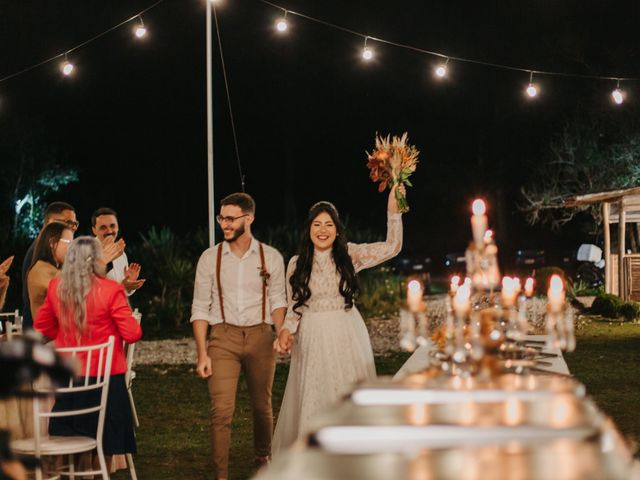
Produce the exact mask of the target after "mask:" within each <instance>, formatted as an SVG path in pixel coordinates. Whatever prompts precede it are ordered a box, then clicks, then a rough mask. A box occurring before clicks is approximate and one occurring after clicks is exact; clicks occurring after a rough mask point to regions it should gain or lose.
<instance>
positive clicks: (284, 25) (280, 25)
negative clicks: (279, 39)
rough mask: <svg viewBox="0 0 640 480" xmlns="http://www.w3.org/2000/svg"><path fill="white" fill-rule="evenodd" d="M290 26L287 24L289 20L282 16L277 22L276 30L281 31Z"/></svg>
mask: <svg viewBox="0 0 640 480" xmlns="http://www.w3.org/2000/svg"><path fill="white" fill-rule="evenodd" d="M288 27H289V25H287V21H286V20H285V19H284V18H281V19H280V20H278V22H277V23H276V30H278V31H279V32H284V31H286V30H287V28H288Z"/></svg>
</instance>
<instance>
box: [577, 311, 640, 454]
mask: <svg viewBox="0 0 640 480" xmlns="http://www.w3.org/2000/svg"><path fill="white" fill-rule="evenodd" d="M565 359H566V361H567V364H568V365H569V370H570V371H571V373H572V374H573V375H574V376H575V377H577V379H578V380H580V381H581V382H582V383H584V384H585V385H586V386H587V393H588V394H589V395H591V396H592V397H593V398H594V399H595V401H596V403H597V404H598V407H599V408H600V409H601V410H602V411H604V412H605V413H606V414H607V415H609V416H610V417H612V418H613V420H614V421H615V423H616V425H617V426H618V428H619V429H620V431H621V432H622V433H623V434H624V435H625V436H627V437H628V438H629V439H630V440H632V441H634V443H637V441H639V440H640V415H639V414H638V409H639V408H640V324H637V323H620V322H610V321H608V320H602V319H593V320H590V321H588V323H587V324H586V325H585V326H584V328H582V329H580V331H579V332H578V338H577V346H576V351H575V352H573V353H568V354H565Z"/></svg>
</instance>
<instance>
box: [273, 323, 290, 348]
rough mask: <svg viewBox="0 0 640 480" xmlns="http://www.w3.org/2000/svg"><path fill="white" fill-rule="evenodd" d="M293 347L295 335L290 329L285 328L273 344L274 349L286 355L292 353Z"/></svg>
mask: <svg viewBox="0 0 640 480" xmlns="http://www.w3.org/2000/svg"><path fill="white" fill-rule="evenodd" d="M292 345H293V335H291V332H290V331H289V329H288V328H283V329H282V330H280V333H279V334H278V338H276V339H275V340H274V342H273V349H274V350H275V351H276V352H277V353H279V354H281V355H285V354H287V353H291V346H292Z"/></svg>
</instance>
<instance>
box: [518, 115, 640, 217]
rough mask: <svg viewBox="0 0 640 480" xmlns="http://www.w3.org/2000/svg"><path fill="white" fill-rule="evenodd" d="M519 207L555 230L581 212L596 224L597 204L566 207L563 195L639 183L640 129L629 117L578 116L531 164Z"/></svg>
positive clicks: (612, 188) (528, 215) (618, 187)
mask: <svg viewBox="0 0 640 480" xmlns="http://www.w3.org/2000/svg"><path fill="white" fill-rule="evenodd" d="M532 171H533V175H532V180H531V181H530V183H529V184H528V185H527V186H525V187H523V188H522V190H521V191H522V195H523V198H524V203H523V204H522V205H521V206H520V209H521V210H522V211H523V212H524V213H525V215H526V218H527V221H528V222H529V223H530V224H531V225H533V224H536V223H546V224H549V225H551V227H552V228H559V227H561V226H562V225H565V224H566V223H568V222H570V221H571V220H573V219H574V218H575V217H576V215H577V214H579V213H581V212H586V213H588V214H589V215H590V216H591V218H592V219H593V220H594V222H595V224H596V225H599V224H600V220H601V211H600V209H599V206H598V205H594V206H582V207H577V208H566V207H564V205H563V201H564V200H565V199H566V198H567V197H571V196H575V195H583V194H586V193H595V192H602V191H608V190H617V189H622V188H630V187H635V186H638V185H640V129H638V128H637V126H636V125H635V122H634V121H633V120H627V121H625V120H624V119H620V118H618V119H615V120H612V119H610V118H609V119H608V118H606V117H605V118H599V119H596V118H594V117H593V116H584V115H578V116H577V117H576V119H575V120H573V121H571V122H569V123H567V124H566V125H565V127H564V128H563V130H562V132H561V133H560V134H559V135H558V136H557V137H556V138H554V139H553V140H552V141H551V143H550V145H549V147H548V149H547V152H546V153H545V154H544V155H543V161H542V162H539V163H537V164H535V165H533V166H532Z"/></svg>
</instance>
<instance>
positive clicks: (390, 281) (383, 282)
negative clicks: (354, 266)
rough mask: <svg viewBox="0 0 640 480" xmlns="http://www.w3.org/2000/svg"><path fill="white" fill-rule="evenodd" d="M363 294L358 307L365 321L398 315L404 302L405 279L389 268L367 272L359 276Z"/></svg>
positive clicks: (358, 301)
mask: <svg viewBox="0 0 640 480" xmlns="http://www.w3.org/2000/svg"><path fill="white" fill-rule="evenodd" d="M358 278H359V280H360V289H361V293H360V296H359V297H358V299H357V301H356V305H357V307H358V310H360V313H361V314H362V316H363V317H364V319H365V320H367V319H369V318H372V317H382V318H389V317H392V316H394V315H397V314H398V312H399V311H400V307H401V306H402V303H403V301H404V296H403V292H404V287H403V285H404V283H403V282H404V280H403V277H402V276H400V275H397V274H395V273H392V272H391V269H390V268H388V267H378V268H375V269H371V270H365V271H363V272H361V273H360V274H358Z"/></svg>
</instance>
